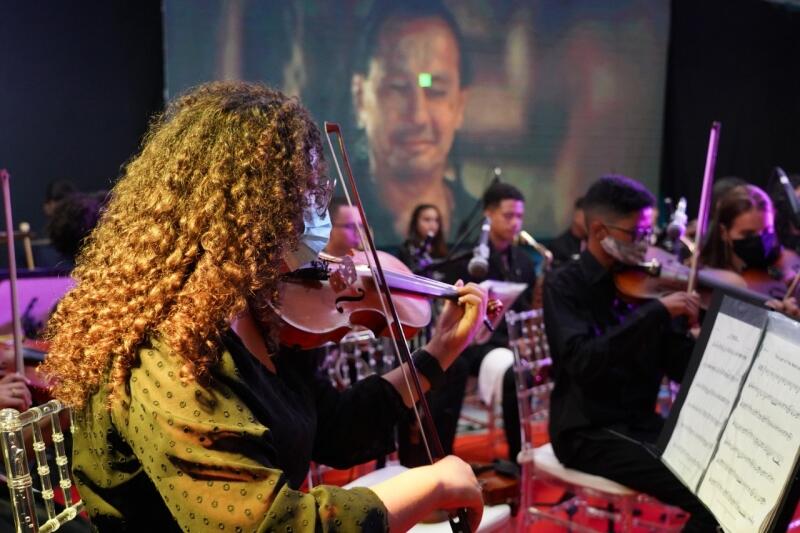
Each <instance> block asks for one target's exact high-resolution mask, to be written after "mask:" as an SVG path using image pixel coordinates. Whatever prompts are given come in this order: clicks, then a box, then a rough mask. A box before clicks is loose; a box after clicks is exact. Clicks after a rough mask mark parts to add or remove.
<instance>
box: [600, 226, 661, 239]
mask: <svg viewBox="0 0 800 533" xmlns="http://www.w3.org/2000/svg"><path fill="white" fill-rule="evenodd" d="M606 227H607V228H610V229H615V230H617V231H621V232H623V233H627V234H628V235H630V236H631V240H632V241H633V242H640V241H644V240H646V241H649V240H650V237H652V236H653V228H652V227H650V228H634V229H628V228H622V227H620V226H614V225H612V224H606Z"/></svg>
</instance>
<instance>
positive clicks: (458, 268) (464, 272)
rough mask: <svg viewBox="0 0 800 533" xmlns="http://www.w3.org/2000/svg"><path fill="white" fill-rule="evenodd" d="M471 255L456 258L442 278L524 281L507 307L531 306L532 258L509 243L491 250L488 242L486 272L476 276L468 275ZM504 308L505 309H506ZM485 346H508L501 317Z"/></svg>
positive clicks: (533, 267)
mask: <svg viewBox="0 0 800 533" xmlns="http://www.w3.org/2000/svg"><path fill="white" fill-rule="evenodd" d="M471 258H472V256H469V257H466V258H464V259H463V260H461V261H457V262H456V263H454V264H453V265H452V266H450V267H449V268H448V269H447V270H446V272H445V281H447V282H448V283H455V282H456V281H457V280H459V279H460V280H463V281H464V283H467V282H470V281H474V282H475V283H480V282H481V281H483V280H484V279H494V280H499V281H511V282H517V283H527V284H528V288H527V289H525V291H524V292H523V293H522V294H520V296H519V298H517V300H516V301H515V302H514V305H513V306H512V307H511V309H513V310H514V311H517V312H520V311H527V310H528V309H530V308H531V306H532V305H533V287H534V285H535V283H536V265H535V263H534V262H533V258H531V256H529V255H528V254H527V253H525V251H524V250H522V249H521V248H520V247H519V246H514V245H512V246H509V247H508V249H506V250H505V252H498V251H497V250H495V248H494V246H492V243H491V242H489V272H488V274H487V275H486V277H485V278H483V279H476V278H473V277H472V276H470V275H469V270H468V268H467V267H468V265H469V260H470V259H471ZM506 311H508V309H506ZM488 344H489V345H492V346H508V331H506V325H505V319H503V321H502V322H501V323H500V324H499V325H498V326H497V327H496V328H495V332H494V333H493V334H492V338H491V339H489V343H488Z"/></svg>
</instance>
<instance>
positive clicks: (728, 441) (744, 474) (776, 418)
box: [695, 313, 800, 533]
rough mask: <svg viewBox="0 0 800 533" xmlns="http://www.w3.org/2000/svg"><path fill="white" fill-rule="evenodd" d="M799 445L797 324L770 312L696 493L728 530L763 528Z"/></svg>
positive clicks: (799, 350) (799, 330)
mask: <svg viewBox="0 0 800 533" xmlns="http://www.w3.org/2000/svg"><path fill="white" fill-rule="evenodd" d="M695 380H696V378H695ZM799 447H800V324H798V323H797V322H795V321H793V320H790V319H787V318H786V317H784V316H782V315H779V314H777V313H770V315H769V321H768V324H767V329H766V333H765V335H764V339H763V342H762V344H761V347H760V349H759V351H758V354H757V355H756V358H755V362H754V363H753V366H752V368H751V370H750V373H749V375H748V376H747V379H746V380H745V383H744V386H743V387H742V393H741V396H740V397H739V401H738V402H737V404H736V406H735V408H734V410H733V412H732V414H731V417H730V421H729V422H728V425H727V427H726V428H725V430H724V431H723V432H722V437H721V439H720V444H719V447H718V449H717V452H716V454H715V456H714V458H713V460H712V461H711V463H710V465H709V467H708V472H707V473H706V476H705V478H704V479H703V482H702V484H701V486H700V490H699V492H698V496H699V497H700V499H701V500H702V501H703V503H705V504H706V506H707V507H708V508H709V510H710V511H711V512H712V513H713V514H714V516H715V517H716V518H717V520H718V521H719V522H720V525H722V526H723V528H724V529H725V530H726V531H730V532H742V533H745V532H746V533H750V532H753V531H759V530H764V529H765V528H766V527H767V525H768V524H769V522H770V520H771V518H772V514H773V512H774V511H775V510H776V509H775V508H776V506H777V504H778V503H779V502H780V500H781V496H782V494H783V492H784V490H785V488H786V485H787V483H788V481H789V477H790V475H791V474H792V472H793V470H794V466H795V463H796V460H797V452H798V448H799Z"/></svg>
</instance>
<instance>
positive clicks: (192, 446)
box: [45, 83, 486, 531]
mask: <svg viewBox="0 0 800 533" xmlns="http://www.w3.org/2000/svg"><path fill="white" fill-rule="evenodd" d="M323 175H324V163H323V161H322V145H321V141H320V134H319V131H318V130H317V128H316V126H315V125H314V124H313V123H312V121H311V118H310V116H309V114H308V112H307V111H306V110H305V109H304V108H303V107H302V106H301V105H300V104H299V103H298V101H297V100H295V99H292V98H288V97H286V96H284V95H283V94H281V93H279V92H277V91H273V90H271V89H268V88H266V87H264V86H261V85H254V84H246V83H213V84H207V85H204V86H200V87H198V88H196V89H194V90H192V91H190V92H189V93H187V94H185V95H184V96H182V97H180V98H179V99H178V100H177V101H176V102H174V103H172V104H171V105H170V106H169V107H168V109H167V111H166V112H165V113H164V115H163V116H162V117H160V118H159V119H158V120H157V121H155V122H154V123H153V125H152V126H151V129H150V131H149V133H148V134H147V136H146V138H145V141H144V144H143V147H142V151H141V153H140V154H139V155H138V156H136V157H135V158H134V159H133V160H132V161H131V162H130V163H129V164H128V165H127V168H126V169H125V173H124V176H123V177H122V178H121V179H120V181H119V182H118V183H117V184H116V186H115V187H114V189H113V191H112V192H111V198H110V201H109V204H108V208H107V211H106V212H105V213H104V214H103V216H102V219H101V222H100V224H99V226H98V227H97V228H96V229H95V231H94V232H93V233H92V235H91V237H90V238H89V240H88V244H87V246H86V247H85V249H84V250H83V251H82V253H81V254H80V256H79V257H78V260H77V267H76V269H75V271H74V277H75V279H76V282H77V285H76V287H75V288H74V289H73V290H72V291H71V292H70V293H68V294H67V296H66V297H65V298H64V300H63V301H62V303H61V304H60V305H59V307H58V309H57V311H56V313H55V314H54V316H53V318H52V321H51V323H50V325H49V330H50V335H49V336H50V338H51V342H52V344H51V352H50V355H49V356H48V359H47V362H46V363H45V367H46V368H45V371H46V372H47V373H48V374H50V375H52V376H53V377H54V378H55V386H54V394H55V396H56V397H57V398H60V399H61V400H63V401H64V402H66V403H67V404H69V405H70V406H72V407H73V408H74V409H73V410H74V413H75V418H76V424H77V431H76V434H75V443H74V465H73V469H74V473H75V478H76V480H77V482H78V485H79V489H80V492H81V494H82V496H83V498H84V500H85V502H86V505H87V509H88V512H89V514H90V516H91V519H92V521H93V523H94V525H95V526H96V527H97V528H98V529H100V530H102V531H144V530H145V528H148V527H149V528H152V527H153V526H156V528H157V530H158V531H179V530H184V531H190V530H192V531H207V530H210V529H212V528H213V529H214V530H225V531H272V530H278V529H280V531H316V530H321V531H333V530H336V531H386V530H388V529H389V528H391V529H392V530H393V531H403V530H405V529H407V528H408V527H410V526H411V525H412V524H414V523H415V522H417V521H419V520H420V519H421V518H423V517H424V516H426V515H427V514H428V513H429V512H430V511H431V510H433V509H451V508H456V507H458V508H464V507H466V508H467V509H468V511H469V515H470V520H471V522H472V525H473V526H474V525H476V524H477V520H479V518H480V512H481V510H482V502H481V496H480V489H479V487H478V483H477V481H476V480H475V477H474V476H473V474H472V472H471V470H470V468H469V467H468V466H467V465H466V464H465V463H464V462H462V461H461V460H459V459H457V458H454V457H448V458H445V459H443V460H441V461H439V462H438V463H436V464H435V465H433V466H427V467H420V468H415V469H411V470H409V471H408V472H406V473H404V474H402V475H400V476H398V477H396V478H393V479H392V480H389V481H387V482H384V483H382V484H379V485H377V486H375V487H373V488H372V489H371V490H370V489H363V488H362V489H352V490H344V489H341V488H338V487H329V486H319V487H316V488H313V489H311V490H310V491H309V492H308V493H304V492H301V491H299V490H298V489H299V488H300V485H301V483H302V481H303V479H304V477H305V475H306V472H307V469H308V465H309V461H310V460H312V459H313V460H316V461H320V462H324V463H326V464H329V465H333V466H338V467H345V466H349V465H352V464H355V463H359V462H363V461H365V460H368V459H370V458H372V457H374V456H377V455H382V454H384V453H386V452H387V451H389V450H390V449H391V448H392V446H393V444H392V430H393V426H394V423H395V421H396V420H397V419H398V417H399V415H400V414H401V413H403V412H404V411H405V410H406V409H407V408H408V406H409V405H410V404H411V402H412V401H413V398H412V395H411V393H410V392H408V391H406V389H405V388H404V387H403V386H401V382H402V377H401V376H400V370H399V369H397V370H395V371H392V372H390V373H389V374H387V375H386V376H384V377H377V376H375V377H373V378H368V379H366V380H363V381H362V382H360V383H358V384H357V385H356V386H354V387H352V388H351V389H350V390H348V391H346V392H337V391H335V390H333V389H332V387H331V386H330V385H329V384H327V383H326V382H325V381H323V380H318V379H316V378H315V377H314V368H313V365H311V364H309V363H310V362H309V360H308V358H304V356H303V354H302V353H300V352H297V351H292V350H289V349H287V348H280V347H278V345H277V342H276V341H275V339H276V338H278V330H279V327H280V326H279V317H278V314H279V312H278V311H276V309H279V308H280V297H279V294H280V292H279V280H280V275H281V272H283V271H285V270H287V268H296V267H297V266H298V265H300V264H303V263H306V262H307V261H309V260H313V259H314V258H316V255H317V253H318V252H319V251H320V250H321V249H322V247H324V246H325V242H326V240H327V235H328V232H329V230H330V221H329V217H328V214H327V199H328V198H329V197H330V194H331V191H330V188H329V187H327V184H326V183H325V182H324V180H323V179H322V176H323ZM458 292H459V298H458V304H456V303H455V302H448V304H447V305H446V306H445V309H444V311H443V313H442V315H441V317H440V320H439V324H438V327H437V332H438V333H437V335H436V336H435V337H434V338H433V339H432V340H431V341H430V342H429V343H428V344H427V345H426V347H425V349H424V350H421V351H418V352H417V353H416V354H415V359H417V362H418V366H420V367H421V368H422V369H423V370H421V372H422V374H423V379H422V381H423V384H424V385H425V386H427V385H428V382H429V381H430V380H435V379H434V378H435V377H436V374H437V373H441V371H442V370H443V369H446V368H447V367H448V366H449V365H450V364H451V363H452V362H453V360H454V359H455V357H456V356H457V355H458V354H459V353H460V352H461V350H462V349H463V348H464V347H465V346H466V345H468V344H469V343H470V342H471V340H472V337H473V336H474V335H475V333H476V331H477V329H478V327H479V326H480V324H481V321H482V319H483V316H484V313H485V308H486V295H485V293H483V292H482V291H481V290H480V289H479V288H478V287H477V286H475V285H467V286H461V287H459V288H458ZM426 369H427V370H426Z"/></svg>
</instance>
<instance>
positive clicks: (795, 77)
mask: <svg viewBox="0 0 800 533" xmlns="http://www.w3.org/2000/svg"><path fill="white" fill-rule="evenodd" d="M0 35H2V43H3V44H2V46H0V168H7V169H8V170H9V172H10V173H11V176H12V195H13V210H14V218H15V220H16V221H17V222H19V221H21V220H27V221H30V222H31V224H32V226H33V228H34V229H35V230H41V228H42V225H43V223H44V216H43V213H42V210H41V203H42V199H43V197H44V191H45V187H46V184H47V183H48V182H50V181H52V180H55V179H70V180H72V181H73V182H74V183H75V184H76V185H78V187H80V188H81V189H83V190H94V189H102V188H108V187H109V186H110V185H111V184H112V183H113V180H114V179H115V178H116V177H117V176H118V175H119V173H120V169H121V167H122V165H123V164H124V162H125V161H126V160H127V159H129V158H130V157H131V156H132V155H133V154H134V153H135V152H136V150H137V148H138V145H139V142H140V140H141V136H142V134H143V133H144V131H145V129H146V126H147V123H148V120H149V117H150V116H151V115H152V114H153V113H156V112H158V111H159V110H160V109H161V108H162V106H163V87H164V75H163V36H162V13H161V5H160V2H159V1H156V0H142V1H138V2H133V1H127V2H101V1H99V0H92V1H84V2H75V3H62V2H51V3H39V2H14V1H12V0H0ZM798 35H800V11H798V10H797V9H796V8H789V7H786V6H784V5H781V4H774V3H770V2H766V1H764V0H703V1H702V2H697V1H696V0H673V1H672V22H671V28H670V46H669V60H668V61H669V63H668V75H667V80H668V81H667V87H666V104H665V126H664V127H665V131H664V133H665V135H664V146H663V158H662V175H661V180H660V183H661V185H660V191H659V192H660V194H661V196H681V195H683V196H686V197H687V198H688V199H689V200H690V214H692V215H693V214H694V213H695V212H696V204H697V200H698V199H699V195H700V180H701V177H702V173H703V165H704V161H705V152H706V148H707V143H708V130H709V127H710V125H711V122H712V121H713V120H720V121H721V122H722V135H721V143H720V149H719V159H718V162H717V172H716V176H718V177H719V176H726V175H738V176H741V177H743V178H745V179H748V180H751V181H753V182H754V183H756V184H760V185H765V184H766V182H767V179H768V178H769V176H770V172H771V169H772V167H773V166H774V165H776V164H779V165H781V166H783V167H784V168H785V169H786V170H787V171H789V172H792V171H800V150H798V146H797V144H798V138H800V137H799V136H798V133H800V131H798V128H799V126H798V118H800V99H798V94H800V72H799V71H798V68H797V67H798V65H800V43H798V39H797V36H798ZM194 38H195V39H197V40H198V46H200V45H202V42H203V35H202V33H198V35H196V36H195V37H194ZM3 229H5V228H3ZM528 229H529V231H531V233H534V234H536V228H528ZM3 255H4V254H3Z"/></svg>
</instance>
